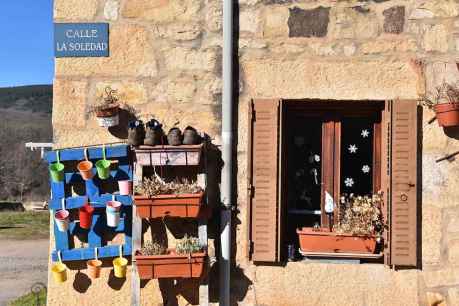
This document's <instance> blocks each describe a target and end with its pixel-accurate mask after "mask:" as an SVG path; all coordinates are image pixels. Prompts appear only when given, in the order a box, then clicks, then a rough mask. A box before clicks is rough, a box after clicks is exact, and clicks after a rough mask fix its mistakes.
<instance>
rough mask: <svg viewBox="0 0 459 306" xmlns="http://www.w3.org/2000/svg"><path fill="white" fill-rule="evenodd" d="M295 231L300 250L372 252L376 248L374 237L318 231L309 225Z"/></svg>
mask: <svg viewBox="0 0 459 306" xmlns="http://www.w3.org/2000/svg"><path fill="white" fill-rule="evenodd" d="M296 232H297V234H298V238H299V240H300V249H301V251H302V252H317V253H359V254H373V253H374V252H375V249H376V238H375V237H369V236H353V235H346V234H336V233H333V232H326V231H319V232H318V231H313V229H312V228H310V227H303V228H302V229H297V230H296Z"/></svg>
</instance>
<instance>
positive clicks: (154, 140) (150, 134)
mask: <svg viewBox="0 0 459 306" xmlns="http://www.w3.org/2000/svg"><path fill="white" fill-rule="evenodd" d="M163 142H164V131H163V129H162V125H161V124H160V123H159V121H157V120H155V119H152V120H150V121H148V122H147V124H146V125H145V139H144V141H143V143H144V144H145V145H147V146H157V145H161V144H163Z"/></svg>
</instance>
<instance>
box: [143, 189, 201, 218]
mask: <svg viewBox="0 0 459 306" xmlns="http://www.w3.org/2000/svg"><path fill="white" fill-rule="evenodd" d="M203 197H204V192H199V193H190V194H164V195H157V196H153V197H148V196H139V195H136V196H134V203H135V205H136V207H137V215H138V216H139V217H141V218H162V217H166V216H167V217H182V218H197V217H198V216H199V215H200V212H201V209H202V207H203V205H202V204H203Z"/></svg>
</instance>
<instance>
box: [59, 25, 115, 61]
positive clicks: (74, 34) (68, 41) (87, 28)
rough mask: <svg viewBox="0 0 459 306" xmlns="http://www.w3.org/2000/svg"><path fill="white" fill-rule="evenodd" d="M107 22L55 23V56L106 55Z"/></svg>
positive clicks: (107, 45) (107, 54) (107, 44)
mask: <svg viewBox="0 0 459 306" xmlns="http://www.w3.org/2000/svg"><path fill="white" fill-rule="evenodd" d="M108 27H109V26H108V23H55V24H54V55H55V56H56V57H108V56H109V43H108Z"/></svg>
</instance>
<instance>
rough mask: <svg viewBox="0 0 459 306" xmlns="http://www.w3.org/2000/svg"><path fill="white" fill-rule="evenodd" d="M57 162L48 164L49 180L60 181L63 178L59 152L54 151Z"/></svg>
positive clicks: (62, 166) (62, 165)
mask: <svg viewBox="0 0 459 306" xmlns="http://www.w3.org/2000/svg"><path fill="white" fill-rule="evenodd" d="M56 159H57V162H55V163H52V164H51V165H49V173H50V175H51V180H52V181H53V182H55V183H58V182H62V181H63V180H64V168H65V167H64V164H63V163H61V161H60V159H59V152H58V151H56Z"/></svg>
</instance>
